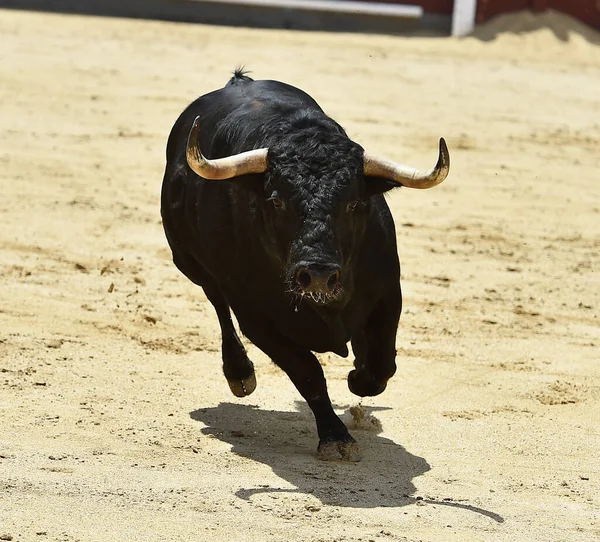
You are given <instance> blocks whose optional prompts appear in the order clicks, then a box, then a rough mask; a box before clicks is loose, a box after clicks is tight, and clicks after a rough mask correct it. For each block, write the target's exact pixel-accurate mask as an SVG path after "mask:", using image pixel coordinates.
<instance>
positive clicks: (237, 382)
mask: <svg viewBox="0 0 600 542" xmlns="http://www.w3.org/2000/svg"><path fill="white" fill-rule="evenodd" d="M227 384H229V389H230V390H231V392H232V393H233V395H235V396H236V397H246V395H250V394H251V393H252V392H253V391H254V390H255V389H256V375H255V374H254V371H253V372H252V374H251V375H250V376H249V377H248V378H241V379H233V378H232V379H231V380H230V379H229V378H228V379H227Z"/></svg>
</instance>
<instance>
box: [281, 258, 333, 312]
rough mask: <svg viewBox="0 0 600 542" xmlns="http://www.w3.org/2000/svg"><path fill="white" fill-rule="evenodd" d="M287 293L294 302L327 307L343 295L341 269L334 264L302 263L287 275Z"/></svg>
mask: <svg viewBox="0 0 600 542" xmlns="http://www.w3.org/2000/svg"><path fill="white" fill-rule="evenodd" d="M287 285H288V292H289V293H290V294H292V296H293V297H294V299H295V301H296V302H297V303H300V302H301V301H303V300H307V301H309V302H311V303H313V304H315V305H321V306H324V305H329V304H331V303H334V302H335V301H338V300H339V299H340V298H341V297H342V295H343V291H344V289H343V286H342V282H341V268H340V266H339V265H337V264H334V263H314V262H302V263H300V264H298V265H296V266H295V267H294V268H293V270H292V271H291V272H290V273H289V274H288V278H287Z"/></svg>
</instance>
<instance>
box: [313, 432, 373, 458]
mask: <svg viewBox="0 0 600 542" xmlns="http://www.w3.org/2000/svg"><path fill="white" fill-rule="evenodd" d="M350 438H352V437H350ZM317 459H320V460H321V461H340V460H341V461H353V462H357V461H360V460H361V459H362V455H361V453H360V450H359V448H358V444H357V443H356V441H355V440H354V439H352V440H349V441H343V440H328V441H326V442H320V443H319V447H318V448H317Z"/></svg>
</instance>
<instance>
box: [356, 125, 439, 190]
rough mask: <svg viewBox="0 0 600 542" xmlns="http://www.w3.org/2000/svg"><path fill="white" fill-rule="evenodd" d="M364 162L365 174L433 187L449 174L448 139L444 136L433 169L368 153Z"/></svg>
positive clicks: (412, 186) (402, 182)
mask: <svg viewBox="0 0 600 542" xmlns="http://www.w3.org/2000/svg"><path fill="white" fill-rule="evenodd" d="M364 163H365V165H364V174H365V176H371V177H383V178H384V179H389V180H390V181H394V182H396V183H398V184H400V185H402V186H406V187H407V188H432V187H434V186H436V185H438V184H440V183H441V182H443V181H444V179H445V178H446V177H447V176H448V171H450V153H449V152H448V147H447V146H446V141H445V140H444V138H443V137H442V138H441V139H440V153H439V157H438V161H437V164H436V165H435V167H434V168H433V169H432V170H431V171H421V170H419V169H415V168H412V167H409V166H404V165H402V164H397V163H396V162H392V161H391V160H385V159H383V158H378V157H376V156H371V155H369V154H367V153H365V155H364Z"/></svg>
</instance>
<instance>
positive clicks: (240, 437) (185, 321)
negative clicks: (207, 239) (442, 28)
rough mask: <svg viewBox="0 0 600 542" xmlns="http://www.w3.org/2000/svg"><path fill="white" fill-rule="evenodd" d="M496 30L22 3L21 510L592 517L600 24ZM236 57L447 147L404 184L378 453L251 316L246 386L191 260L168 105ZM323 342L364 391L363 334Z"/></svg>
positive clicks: (14, 217)
mask: <svg viewBox="0 0 600 542" xmlns="http://www.w3.org/2000/svg"><path fill="white" fill-rule="evenodd" d="M562 34H563V35H562V37H563V38H564V35H568V36H569V32H568V28H567V29H566V30H565V32H564V33H562ZM491 38H494V36H491V37H490V36H489V35H487V34H486V36H485V40H484V39H483V38H482V39H481V40H478V39H476V38H469V39H464V40H460V41H458V40H451V39H435V38H412V39H411V38H393V37H385V36H360V35H327V34H317V33H313V34H304V33H288V32H283V31H262V30H245V29H228V28H216V27H208V26H192V25H181V24H167V23H160V22H144V21H131V20H110V19H99V18H98V19H96V18H82V17H72V16H56V15H47V14H36V13H19V12H11V11H0V186H1V195H2V197H1V198H0V215H1V217H2V226H1V227H0V266H1V267H0V292H1V295H0V409H1V410H0V540H14V541H31V540H36V541H44V540H52V541H76V540H79V541H102V542H107V541H124V540H127V541H129V540H131V541H138V540H139V541H154V540H161V541H162V540H169V541H170V540H178V541H179V540H186V541H204V540H218V541H264V540H273V541H276V540H287V541H326V542H333V541H340V542H341V541H344V542H349V541H364V542H367V541H388V540H402V541H411V542H413V541H417V540H423V541H432V542H433V541H435V542H439V541H530V540H531V541H588V540H589V541H592V540H598V539H599V537H600V461H599V459H598V458H599V457H600V422H599V420H600V367H599V361H600V354H599V349H600V326H599V322H600V273H599V269H600V257H599V253H600V184H599V180H600V179H599V177H600V173H599V172H600V48H598V46H597V45H595V44H593V43H590V41H589V39H586V38H585V37H584V36H582V35H580V34H579V33H577V32H571V33H570V36H569V39H568V41H563V40H562V39H560V36H557V34H556V32H552V31H551V30H545V29H537V30H536V29H534V30H533V31H532V32H529V33H522V34H506V35H504V34H500V35H498V36H497V37H496V39H491ZM490 39H491V41H486V40H490ZM237 64H246V65H247V66H248V67H250V68H251V69H252V71H253V75H254V77H256V78H275V79H281V80H284V81H287V82H289V83H292V84H295V85H297V86H300V87H302V88H303V89H305V90H307V91H309V92H310V93H312V94H313V96H315V97H316V98H317V100H319V102H320V103H321V104H322V105H323V107H324V108H325V109H326V111H328V112H329V113H330V114H331V115H332V116H334V117H335V118H336V119H337V120H339V121H340V122H341V123H342V124H343V125H344V126H345V127H346V128H347V129H348V131H349V133H350V134H351V135H352V137H354V138H355V139H356V140H357V141H359V142H360V143H361V144H363V145H364V146H365V147H366V148H368V149H369V150H370V151H372V152H378V153H380V154H385V155H389V156H390V157H395V158H397V159H399V160H402V161H405V162H409V163H411V164H413V165H415V166H421V167H429V166H430V165H432V164H433V161H434V160H435V155H436V151H437V148H436V144H437V138H438V137H439V136H440V135H443V136H445V137H446V138H447V140H448V144H449V146H450V149H451V154H452V172H451V176H450V178H449V179H448V181H446V183H445V184H443V185H442V186H440V187H438V188H436V189H433V190H430V191H424V192H421V191H410V190H403V191H397V192H395V193H394V194H393V195H392V196H391V197H390V199H389V201H390V205H391V207H392V209H393V212H394V215H395V218H396V224H397V233H398V242H399V251H400V255H401V261H402V263H403V286H404V294H405V311H404V314H403V317H402V320H401V325H400V329H399V333H398V365H399V370H398V372H397V374H396V376H395V378H394V379H393V380H392V381H391V382H390V385H389V386H388V389H387V391H386V392H385V393H384V394H383V395H382V396H380V397H377V398H374V399H369V400H365V401H363V402H362V407H363V408H365V409H366V410H367V413H368V415H369V416H372V417H373V418H374V419H376V420H377V421H378V422H380V424H381V430H378V429H377V426H378V424H377V423H375V424H371V423H366V424H363V427H362V429H361V428H359V429H355V430H353V433H354V435H355V437H356V438H357V439H358V440H359V442H360V445H361V447H362V451H363V453H364V459H363V461H362V462H361V463H358V464H344V463H321V462H319V461H317V460H316V459H315V457H314V451H315V447H316V444H317V440H316V435H315V430H314V426H313V420H312V417H311V414H310V412H309V411H308V410H307V408H306V407H305V406H304V405H303V404H302V403H301V402H299V395H298V394H297V392H296V391H295V389H294V388H293V386H292V384H291V383H290V382H289V380H288V378H287V377H286V376H285V375H284V374H282V373H281V372H280V371H279V370H278V369H277V368H276V367H274V366H273V365H272V364H271V363H270V362H269V361H268V360H267V359H265V357H264V356H263V355H261V353H260V352H258V351H257V350H256V348H254V347H252V345H249V346H248V347H249V350H250V353H251V357H252V358H253V359H254V361H255V363H256V365H257V377H258V388H257V390H256V392H255V393H254V394H253V395H251V396H250V397H248V398H246V399H243V400H239V399H236V398H235V397H233V396H232V395H230V392H229V389H228V386H227V384H226V382H225V380H224V378H223V376H222V374H221V368H220V365H221V361H220V353H219V348H220V335H219V329H218V325H217V320H216V317H215V315H214V313H213V309H212V307H211V306H210V305H209V304H208V303H207V301H206V300H205V298H204V296H203V294H202V291H201V290H200V289H199V288H197V287H195V286H194V285H192V284H191V283H190V282H188V281H187V280H186V279H185V278H184V277H183V276H182V275H180V274H179V272H178V271H177V270H176V268H175V267H174V266H173V264H172V263H171V261H170V253H169V251H168V248H167V245H166V241H165V239H164V235H163V232H162V227H161V224H160V214H159V191H160V183H161V178H162V171H163V166H164V147H165V140H166V137H167V134H168V132H169V129H170V127H171V125H172V123H173V121H174V120H175V118H176V117H177V115H178V114H179V113H180V111H181V110H182V109H183V107H184V106H185V105H187V103H188V102H189V101H191V100H192V99H193V98H195V97H196V96H197V95H199V94H202V93H204V92H207V91H209V90H213V89H214V88H217V87H220V86H222V85H223V84H224V83H225V82H226V80H227V79H228V77H229V72H230V71H231V70H232V69H233V68H234V67H235V66H236V65H237ZM321 359H322V362H323V364H324V368H325V372H326V375H327V377H328V382H329V386H330V391H331V395H332V398H333V400H334V401H335V404H336V409H337V410H338V411H339V412H340V413H341V414H343V415H344V418H345V419H347V420H350V419H351V416H350V414H349V412H348V409H349V408H350V407H351V406H353V405H356V404H357V398H356V397H354V396H352V395H351V394H350V392H349V391H348V389H347V386H346V380H345V379H346V374H347V372H348V370H349V369H350V365H351V362H350V360H344V359H341V358H337V357H336V356H333V355H323V356H321Z"/></svg>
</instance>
